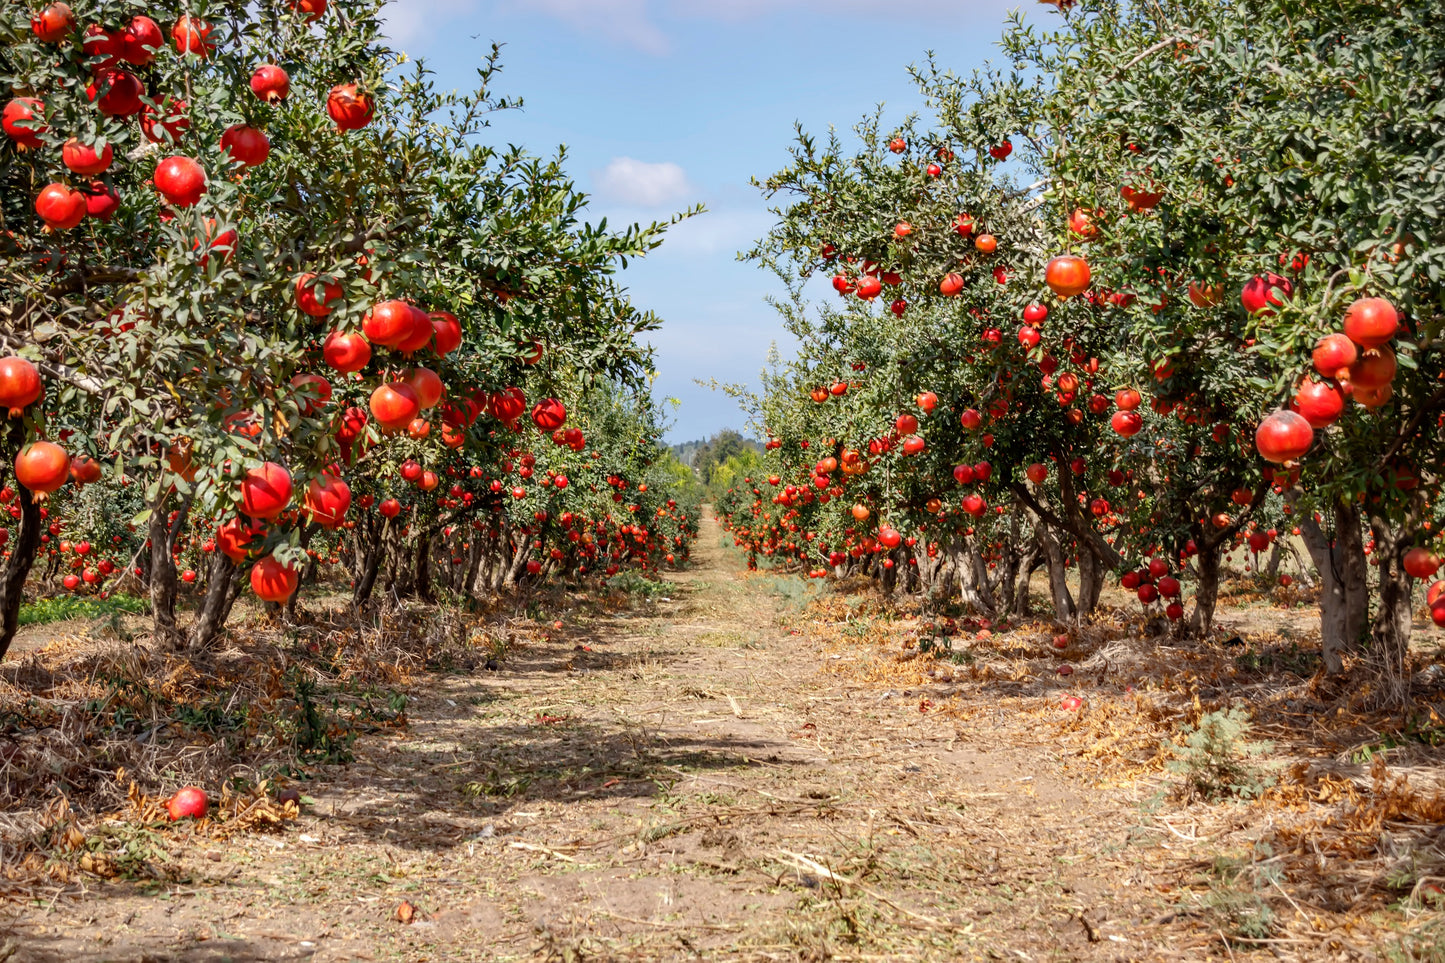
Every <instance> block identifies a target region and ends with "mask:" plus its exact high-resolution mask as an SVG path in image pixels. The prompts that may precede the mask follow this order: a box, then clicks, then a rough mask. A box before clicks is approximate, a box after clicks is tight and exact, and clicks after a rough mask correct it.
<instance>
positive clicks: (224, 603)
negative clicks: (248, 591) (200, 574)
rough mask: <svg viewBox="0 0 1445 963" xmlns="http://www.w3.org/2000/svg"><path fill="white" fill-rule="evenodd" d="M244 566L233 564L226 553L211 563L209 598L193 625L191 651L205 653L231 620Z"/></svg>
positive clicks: (189, 640) (188, 642)
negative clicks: (197, 650)
mask: <svg viewBox="0 0 1445 963" xmlns="http://www.w3.org/2000/svg"><path fill="white" fill-rule="evenodd" d="M243 577H244V576H243V570H242V568H241V566H239V565H237V564H236V563H235V562H233V561H231V560H230V558H228V557H227V556H226V554H225V553H224V552H217V553H216V554H215V556H214V557H213V558H212V559H211V567H210V572H209V573H208V574H207V576H206V595H205V597H204V598H203V599H202V600H201V607H200V609H198V610H197V612H196V620H195V621H194V622H192V623H191V628H190V633H189V635H188V637H187V640H186V644H187V647H188V648H191V649H203V648H205V647H206V646H208V645H210V644H211V643H212V642H214V641H215V640H216V636H218V635H220V633H221V629H223V628H225V626H226V620H227V619H229V618H230V617H231V606H232V605H234V604H235V602H236V597H237V596H238V595H240V594H241V582H242V579H243Z"/></svg>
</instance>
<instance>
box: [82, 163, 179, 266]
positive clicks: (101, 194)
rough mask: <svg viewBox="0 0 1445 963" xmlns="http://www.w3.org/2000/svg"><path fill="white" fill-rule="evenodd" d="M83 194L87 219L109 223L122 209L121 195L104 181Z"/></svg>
mask: <svg viewBox="0 0 1445 963" xmlns="http://www.w3.org/2000/svg"><path fill="white" fill-rule="evenodd" d="M82 193H84V194H85V215H86V217H93V218H95V219H97V220H99V221H108V220H110V219H111V218H112V217H114V216H115V212H116V211H117V210H119V209H120V195H119V194H118V193H116V190H115V188H114V187H111V186H109V185H108V184H106V183H105V182H104V181H91V182H90V189H89V190H87V191H83V192H82ZM202 266H204V265H202Z"/></svg>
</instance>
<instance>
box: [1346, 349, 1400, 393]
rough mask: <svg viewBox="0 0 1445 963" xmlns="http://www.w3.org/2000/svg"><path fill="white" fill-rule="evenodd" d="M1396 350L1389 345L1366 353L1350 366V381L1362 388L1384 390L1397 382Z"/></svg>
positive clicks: (1356, 387)
mask: <svg viewBox="0 0 1445 963" xmlns="http://www.w3.org/2000/svg"><path fill="white" fill-rule="evenodd" d="M1396 370H1397V365H1396V362H1395V349H1394V348H1391V347H1390V346H1389V345H1388V344H1382V345H1380V346H1379V347H1378V348H1375V349H1373V350H1370V351H1366V352H1364V353H1363V354H1361V355H1360V357H1359V359H1358V360H1356V361H1355V363H1354V364H1352V365H1350V371H1349V381H1350V383H1351V384H1353V385H1354V386H1355V389H1356V391H1358V390H1359V389H1360V388H1382V387H1384V386H1385V385H1388V384H1389V383H1390V382H1392V381H1394V380H1395V372H1396Z"/></svg>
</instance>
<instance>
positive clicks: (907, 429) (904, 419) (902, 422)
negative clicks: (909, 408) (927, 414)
mask: <svg viewBox="0 0 1445 963" xmlns="http://www.w3.org/2000/svg"><path fill="white" fill-rule="evenodd" d="M893 428H894V430H896V431H897V432H898V433H899V434H900V435H911V434H913V433H914V432H915V431H917V430H918V419H917V418H915V417H913V416H912V415H908V414H903V415H899V416H898V417H897V419H895V420H894V422H893Z"/></svg>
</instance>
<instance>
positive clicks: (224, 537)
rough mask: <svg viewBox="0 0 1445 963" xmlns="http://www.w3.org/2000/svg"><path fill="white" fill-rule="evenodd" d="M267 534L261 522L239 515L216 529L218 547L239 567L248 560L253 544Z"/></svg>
mask: <svg viewBox="0 0 1445 963" xmlns="http://www.w3.org/2000/svg"><path fill="white" fill-rule="evenodd" d="M265 533H266V529H265V528H264V527H263V526H262V525H261V524H260V523H259V522H256V521H253V520H251V519H248V518H244V517H242V516H240V515H237V516H236V517H234V518H232V519H230V520H229V521H227V522H226V523H225V524H223V525H222V526H221V527H220V528H218V529H216V547H217V548H218V549H220V551H221V553H222V554H223V555H225V556H226V557H227V558H229V559H230V560H231V561H233V562H235V563H236V564H237V565H239V564H241V563H242V562H244V561H245V560H246V556H247V554H248V553H249V549H250V547H251V545H252V543H253V542H255V540H256V539H257V538H259V537H260V536H262V535H264V534H265Z"/></svg>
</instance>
